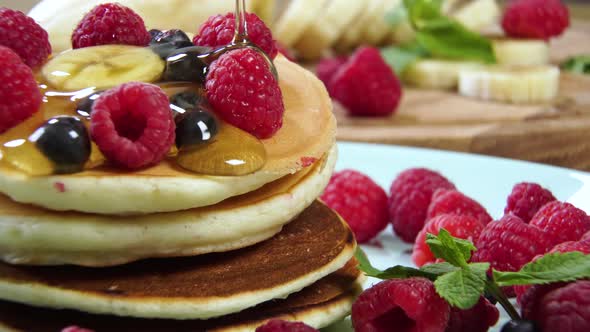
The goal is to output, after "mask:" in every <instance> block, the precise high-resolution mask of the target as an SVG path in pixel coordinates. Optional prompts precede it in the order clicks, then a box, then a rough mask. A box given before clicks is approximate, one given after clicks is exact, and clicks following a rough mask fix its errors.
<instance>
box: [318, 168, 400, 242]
mask: <svg viewBox="0 0 590 332" xmlns="http://www.w3.org/2000/svg"><path fill="white" fill-rule="evenodd" d="M321 199H322V200H323V201H324V202H325V203H326V205H328V206H329V207H331V208H332V209H334V210H336V212H338V213H339V214H340V215H341V216H342V218H343V219H344V220H346V222H347V223H348V225H349V226H350V228H351V229H352V231H353V233H354V235H355V237H356V239H357V241H358V242H360V243H365V242H367V241H369V240H371V239H372V238H374V237H375V236H377V234H379V232H381V231H382V230H383V229H385V227H387V223H388V221H389V215H388V212H387V194H386V193H385V190H383V188H381V187H380V186H379V185H378V184H376V183H375V182H373V180H371V178H369V177H368V176H366V175H365V174H362V173H360V172H357V171H353V170H344V171H340V172H337V173H335V174H334V175H332V178H331V179H330V183H329V184H328V186H327V187H326V190H325V191H324V194H323V195H322V197H321Z"/></svg>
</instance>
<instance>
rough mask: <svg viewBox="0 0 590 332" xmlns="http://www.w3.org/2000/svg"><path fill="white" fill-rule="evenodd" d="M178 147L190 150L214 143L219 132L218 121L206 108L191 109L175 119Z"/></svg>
mask: <svg viewBox="0 0 590 332" xmlns="http://www.w3.org/2000/svg"><path fill="white" fill-rule="evenodd" d="M175 122H176V147H177V148H178V149H179V150H182V149H190V148H192V147H194V146H198V145H200V144H204V143H208V142H211V141H213V139H214V138H215V136H216V135H217V132H218V131H219V129H218V127H219V125H218V124H217V119H215V116H213V114H212V113H211V112H209V111H207V110H205V109H204V108H199V109H189V110H188V111H187V112H185V113H184V114H182V115H179V116H177V117H176V118H175Z"/></svg>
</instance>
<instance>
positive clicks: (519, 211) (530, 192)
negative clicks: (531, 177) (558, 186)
mask: <svg viewBox="0 0 590 332" xmlns="http://www.w3.org/2000/svg"><path fill="white" fill-rule="evenodd" d="M555 200H556V199H555V196H553V194H552V193H551V191H549V190H547V189H545V188H543V187H541V186H540V185H539V184H537V183H530V182H521V183H518V184H516V185H514V187H513V188H512V192H511V193H510V195H508V198H507V199H506V207H505V208H504V214H509V213H512V214H514V215H516V216H517V217H519V218H520V219H522V221H524V222H526V223H528V222H530V221H531V219H532V218H533V216H534V215H535V213H537V211H539V209H540V208H541V207H542V206H543V205H545V204H547V203H549V202H552V201H555Z"/></svg>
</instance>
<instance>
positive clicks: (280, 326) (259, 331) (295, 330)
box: [256, 319, 318, 332]
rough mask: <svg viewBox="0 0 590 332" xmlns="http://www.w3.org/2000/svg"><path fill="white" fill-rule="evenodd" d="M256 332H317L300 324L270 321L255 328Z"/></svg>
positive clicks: (277, 320)
mask: <svg viewBox="0 0 590 332" xmlns="http://www.w3.org/2000/svg"><path fill="white" fill-rule="evenodd" d="M256 332H318V330H316V329H314V328H313V327H311V326H308V325H305V324H304V323H301V322H288V321H284V320H280V319H272V320H269V321H268V322H267V323H266V324H264V325H262V326H259V327H258V328H256Z"/></svg>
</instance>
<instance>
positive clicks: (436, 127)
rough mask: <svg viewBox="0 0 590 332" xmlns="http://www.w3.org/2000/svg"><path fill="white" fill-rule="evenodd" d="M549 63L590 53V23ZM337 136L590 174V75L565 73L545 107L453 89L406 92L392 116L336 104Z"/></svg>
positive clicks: (558, 46) (557, 47)
mask: <svg viewBox="0 0 590 332" xmlns="http://www.w3.org/2000/svg"><path fill="white" fill-rule="evenodd" d="M551 51H552V54H551V59H552V62H554V63H560V62H561V61H563V60H564V59H566V58H568V57H569V56H572V55H576V54H590V23H581V22H580V23H579V22H576V23H574V25H573V28H571V29H569V31H568V32H567V33H566V34H565V35H564V36H563V37H562V38H560V39H558V40H555V41H554V42H552V45H551ZM335 113H336V115H337V119H338V139H339V140H342V141H360V142H371V143H386V144H400V145H409V146H419V147H429V148H437V149H445V150H454V151H463V152H471V153H480V154H487V155H494V156H501V157H508V158H515V159H523V160H530V161H536V162H541V163H547V164H553V165H558V166H565V167H571V168H577V169H582V170H590V76H583V75H575V74H564V73H562V75H561V82H560V92H559V96H558V97H557V98H556V100H555V101H554V102H552V103H550V104H543V105H526V106H522V105H512V104H502V103H493V102H483V101H479V100H476V99H470V98H466V97H462V96H459V95H458V94H457V93H454V92H444V91H434V90H419V89H411V88H406V89H405V90H404V97H403V99H402V102H401V106H400V108H399V110H398V112H397V113H396V114H395V115H394V116H392V117H388V118H352V117H348V116H346V115H345V112H343V110H342V108H341V107H339V106H338V105H336V106H335Z"/></svg>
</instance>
